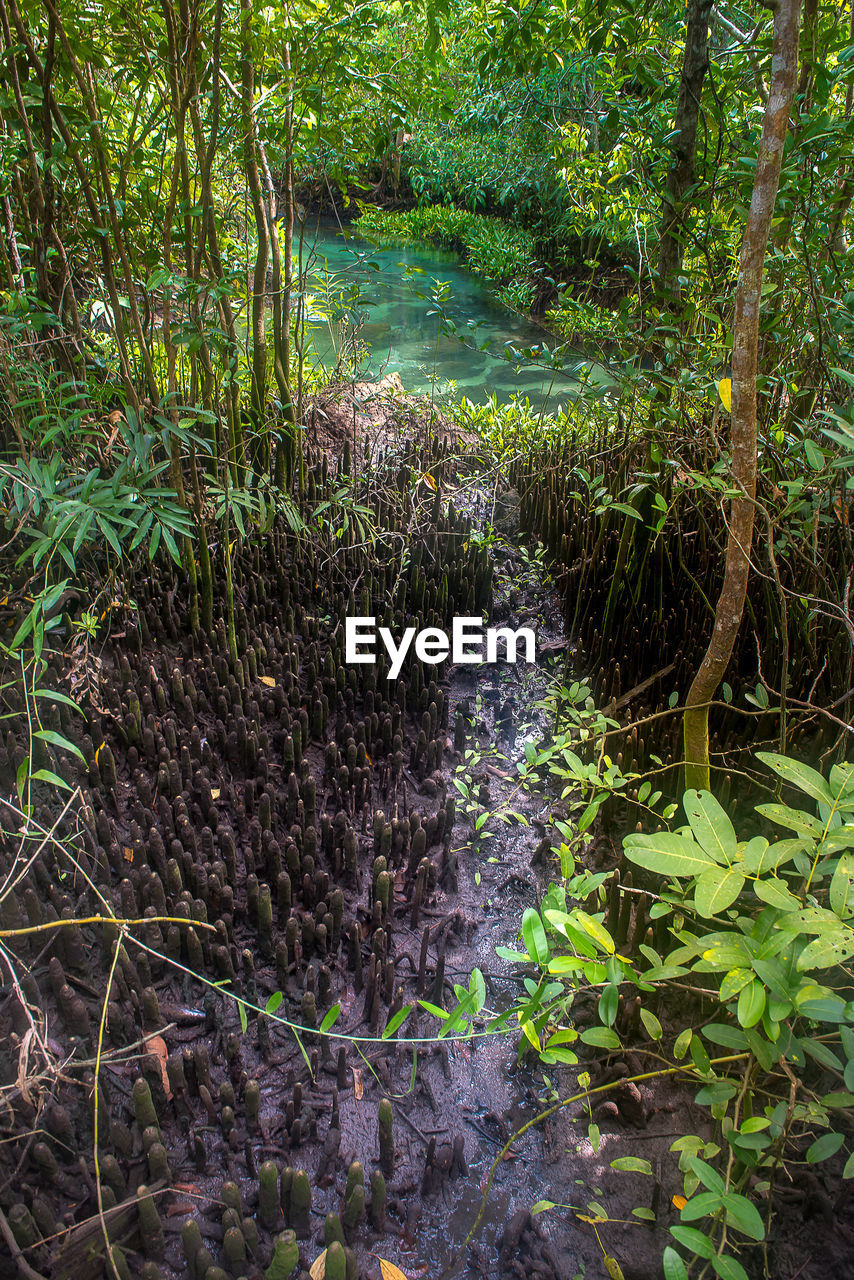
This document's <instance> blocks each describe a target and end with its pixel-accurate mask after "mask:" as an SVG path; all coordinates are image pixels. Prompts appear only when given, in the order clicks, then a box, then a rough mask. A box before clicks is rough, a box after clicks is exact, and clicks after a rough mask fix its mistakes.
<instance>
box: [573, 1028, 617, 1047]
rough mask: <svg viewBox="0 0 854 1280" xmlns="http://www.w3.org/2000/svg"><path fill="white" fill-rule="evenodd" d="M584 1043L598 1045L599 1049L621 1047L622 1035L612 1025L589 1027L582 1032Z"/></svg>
mask: <svg viewBox="0 0 854 1280" xmlns="http://www.w3.org/2000/svg"><path fill="white" fill-rule="evenodd" d="M580 1038H581V1040H582V1042H583V1043H584V1044H592V1045H596V1047H597V1048H599V1049H619V1047H620V1037H619V1036H618V1035H617V1033H616V1031H612V1030H611V1028H610V1027H587V1028H586V1030H584V1031H582V1033H581V1037H580Z"/></svg>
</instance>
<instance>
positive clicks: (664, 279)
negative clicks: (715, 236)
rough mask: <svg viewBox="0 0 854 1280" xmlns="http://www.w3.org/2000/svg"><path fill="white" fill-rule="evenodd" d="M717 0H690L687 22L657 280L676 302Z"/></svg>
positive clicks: (665, 192)
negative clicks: (712, 9)
mask: <svg viewBox="0 0 854 1280" xmlns="http://www.w3.org/2000/svg"><path fill="white" fill-rule="evenodd" d="M711 8H712V0H688V20H687V24H686V28H685V57H684V59H683V62H682V79H681V81H680V84H679V100H678V102H677V104H676V120H675V122H674V132H675V134H676V137H675V139H674V143H673V164H672V166H671V168H670V172H669V173H668V175H667V182H666V183H665V187H664V199H663V200H662V205H661V244H660V246H659V251H658V286H659V291H660V293H661V295H662V296H663V297H664V298H665V299H666V300H667V301H669V302H671V303H678V302H679V300H680V297H681V292H682V291H681V286H680V284H679V276H680V273H681V271H682V258H683V256H684V253H685V233H686V231H687V225H688V211H689V209H690V197H689V196H688V193H689V191H690V189H691V187H693V185H694V178H695V175H696V160H697V122H698V121H699V119H700V100H701V97H702V93H703V81H704V80H705V78H706V72H707V71H708V69H709V13H710V11H711Z"/></svg>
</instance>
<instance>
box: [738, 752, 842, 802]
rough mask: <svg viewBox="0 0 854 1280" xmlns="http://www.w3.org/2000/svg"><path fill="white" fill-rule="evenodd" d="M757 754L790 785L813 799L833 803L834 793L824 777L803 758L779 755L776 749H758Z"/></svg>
mask: <svg viewBox="0 0 854 1280" xmlns="http://www.w3.org/2000/svg"><path fill="white" fill-rule="evenodd" d="M756 755H757V758H758V759H759V760H761V761H762V763H763V764H767V766H768V768H769V769H773V770H774V772H775V773H776V774H777V775H778V776H779V777H781V778H782V779H783V781H784V782H788V783H789V785H790V786H793V787H797V789H798V790H799V791H803V792H804V793H805V794H806V795H808V796H811V797H812V799H813V800H818V801H820V802H822V803H823V804H829V805H832V804H833V793H832V792H831V790H830V787H829V786H828V785H827V783H826V782H825V780H824V778H823V777H822V776H821V774H820V773H819V772H818V771H817V770H816V769H812V768H810V766H809V765H808V764H804V763H803V761H802V760H792V759H791V758H790V757H789V756H781V755H778V754H777V752H775V751H757V753H756Z"/></svg>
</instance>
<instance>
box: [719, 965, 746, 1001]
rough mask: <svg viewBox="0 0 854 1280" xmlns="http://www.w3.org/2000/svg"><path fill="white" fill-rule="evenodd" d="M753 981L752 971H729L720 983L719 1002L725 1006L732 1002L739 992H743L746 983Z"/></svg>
mask: <svg viewBox="0 0 854 1280" xmlns="http://www.w3.org/2000/svg"><path fill="white" fill-rule="evenodd" d="M752 981H753V970H752V969H730V971H729V973H728V974H726V976H725V977H724V979H723V981H722V982H721V1002H722V1003H723V1004H726V1003H727V1001H728V1000H733V999H735V997H736V996H737V995H738V993H739V991H743V990H744V988H745V987H746V986H747V984H748V982H752Z"/></svg>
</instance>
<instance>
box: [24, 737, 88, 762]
mask: <svg viewBox="0 0 854 1280" xmlns="http://www.w3.org/2000/svg"><path fill="white" fill-rule="evenodd" d="M33 737H34V738H42V739H43V740H44V741H45V742H52V743H53V745H54V746H55V747H59V748H60V750H62V751H70V752H71V753H72V755H75V756H77V758H78V759H79V760H82V761H83V763H84V764H85V763H86V757H85V756H84V754H83V752H82V751H81V750H80V748H79V747H76V746H75V745H74V743H73V742H69V741H68V739H67V738H65V737H63V735H62V734H61V733H56V731H55V730H53V729H36V731H35V733H34V734H33Z"/></svg>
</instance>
